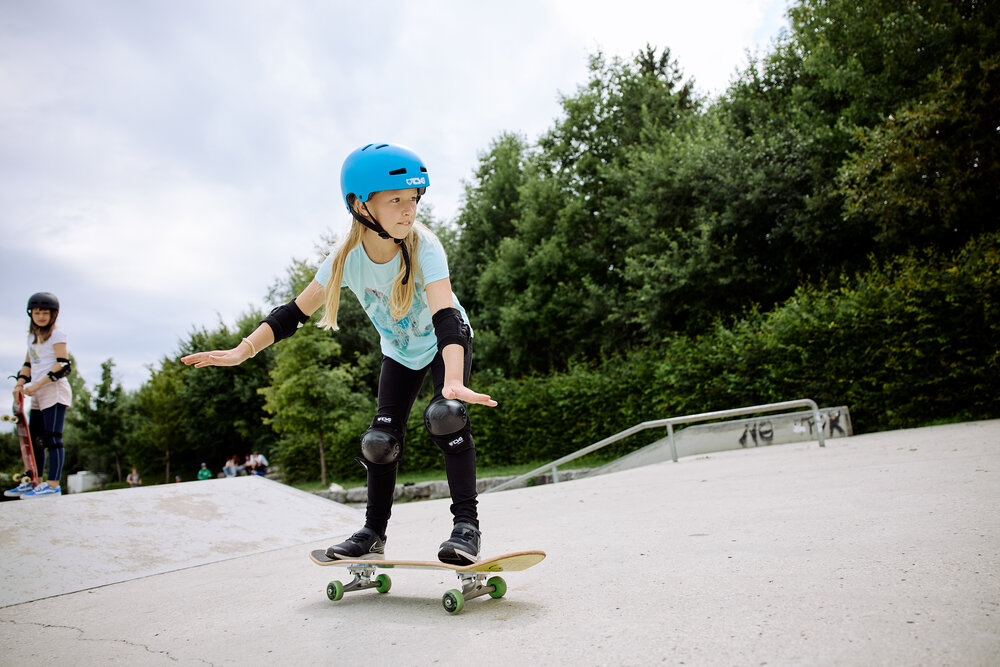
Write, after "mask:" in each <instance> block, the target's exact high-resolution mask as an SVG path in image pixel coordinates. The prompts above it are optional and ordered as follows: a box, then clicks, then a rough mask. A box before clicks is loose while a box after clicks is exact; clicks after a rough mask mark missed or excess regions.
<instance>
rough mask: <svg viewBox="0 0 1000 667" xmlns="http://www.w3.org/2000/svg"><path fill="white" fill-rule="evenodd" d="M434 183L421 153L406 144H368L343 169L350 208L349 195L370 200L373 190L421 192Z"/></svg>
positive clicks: (355, 151) (341, 173) (344, 186)
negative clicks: (411, 189)
mask: <svg viewBox="0 0 1000 667" xmlns="http://www.w3.org/2000/svg"><path fill="white" fill-rule="evenodd" d="M429 185H430V177H429V176H428V174H427V167H425V166H424V161H423V160H421V159H420V156H419V155H417V154H416V153H414V152H413V151H411V150H410V149H409V148H406V147H405V146H399V145H396V144H368V145H367V146H362V147H361V148H358V149H356V150H354V151H351V154H350V155H348V156H347V159H345V160H344V166H343V167H341V169H340V190H341V192H342V193H343V196H344V204H345V205H346V206H347V210H351V203H350V201H349V200H348V195H354V196H355V197H357V198H358V201H360V202H362V203H364V202H366V201H368V199H369V198H370V197H371V195H372V193H373V192H381V191H382V190H405V189H406V188H417V190H418V192H419V194H424V190H426V189H427V186H429Z"/></svg>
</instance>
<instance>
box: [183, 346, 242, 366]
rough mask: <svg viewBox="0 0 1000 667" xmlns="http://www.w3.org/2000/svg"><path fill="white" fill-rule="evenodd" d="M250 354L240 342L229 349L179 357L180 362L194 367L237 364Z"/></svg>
mask: <svg viewBox="0 0 1000 667" xmlns="http://www.w3.org/2000/svg"><path fill="white" fill-rule="evenodd" d="M249 356H250V350H249V348H248V347H247V346H246V345H243V344H242V343H240V344H239V345H237V346H236V347H234V348H233V349H231V350H212V351H211V352H195V353H194V354H189V355H187V356H186V357H181V362H182V363H184V364H187V365H188V366H190V365H192V364H194V367H195V368H201V367H202V366H238V365H239V364H242V363H243V362H244V361H246V360H247V358H248V357H249Z"/></svg>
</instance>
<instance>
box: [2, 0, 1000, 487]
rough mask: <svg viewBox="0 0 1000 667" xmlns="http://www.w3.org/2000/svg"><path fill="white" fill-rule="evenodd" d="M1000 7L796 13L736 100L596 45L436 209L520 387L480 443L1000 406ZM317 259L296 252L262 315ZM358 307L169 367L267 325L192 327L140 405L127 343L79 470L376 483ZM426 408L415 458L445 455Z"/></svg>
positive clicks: (650, 55) (484, 380) (491, 345)
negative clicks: (452, 209) (214, 363)
mask: <svg viewBox="0 0 1000 667" xmlns="http://www.w3.org/2000/svg"><path fill="white" fill-rule="evenodd" d="M998 8H1000V3H996V2H979V1H973V0H916V1H914V2H906V3H898V2H892V1H890V0H875V1H874V2H860V1H859V0H799V1H798V2H797V3H795V4H794V5H793V6H792V7H791V8H790V9H789V11H788V18H789V26H788V29H787V30H786V31H784V32H783V34H782V35H781V36H780V38H778V39H777V40H776V41H775V42H774V43H773V44H772V46H771V48H770V49H769V50H768V52H766V53H764V54H757V55H755V56H753V57H752V59H751V60H750V62H749V63H748V65H747V66H746V68H745V69H744V71H742V72H741V73H740V74H739V76H738V77H736V78H735V79H734V81H733V82H732V84H731V85H730V87H729V88H728V90H727V91H726V92H725V93H724V94H723V95H722V96H721V97H719V98H718V99H705V98H702V97H699V95H698V93H697V90H696V88H695V86H694V83H693V82H691V81H686V80H685V78H684V75H683V72H682V69H681V67H680V65H679V64H678V63H677V62H676V61H674V60H673V59H672V57H671V54H670V51H669V50H667V49H663V50H657V49H655V48H653V47H650V46H646V47H645V48H642V49H640V50H639V51H638V52H637V54H636V55H635V57H634V58H632V59H620V58H610V59H609V58H607V57H606V56H605V55H603V54H601V53H597V54H595V55H593V56H592V57H591V59H590V73H589V77H588V80H587V81H586V82H585V83H584V84H582V85H581V86H580V87H579V89H578V90H577V91H575V93H573V94H570V95H565V96H563V98H562V100H561V102H562V113H561V116H560V117H559V118H557V119H556V120H555V121H554V123H553V125H552V127H551V128H550V129H549V130H548V131H547V132H545V133H544V134H543V135H542V136H541V137H539V138H538V140H537V141H536V142H530V141H528V139H526V138H525V137H523V136H521V135H519V134H517V133H503V134H501V135H499V136H498V137H497V138H496V139H494V140H493V141H492V142H491V144H490V145H489V147H488V148H487V149H486V150H485V151H484V152H483V153H482V154H481V156H480V159H479V163H478V165H476V166H475V168H474V169H473V170H472V179H471V180H470V181H469V182H468V183H466V187H465V196H464V201H463V203H462V206H461V209H460V211H459V213H458V216H457V218H456V219H455V220H454V221H452V222H451V223H448V224H444V223H441V222H438V221H435V220H433V216H430V220H429V223H430V224H431V225H432V226H433V227H434V228H435V230H436V231H437V232H438V233H439V236H440V237H441V238H442V241H443V242H444V244H445V246H446V248H447V249H448V253H449V260H450V264H451V273H452V281H453V288H454V289H455V291H456V293H457V294H458V296H459V298H460V299H461V301H462V303H463V304H464V305H465V306H466V308H467V309H468V311H469V313H470V317H471V319H472V324H473V327H474V329H475V331H476V336H475V355H476V369H477V370H476V372H475V373H474V375H473V381H472V382H471V385H472V387H473V388H474V389H476V390H479V391H484V392H488V393H490V394H492V395H493V396H494V397H495V398H497V399H498V400H499V402H500V406H499V407H498V408H496V409H488V408H482V407H472V408H471V415H472V419H473V424H474V432H475V437H476V442H477V448H478V451H479V456H480V460H481V461H482V462H484V463H487V464H495V465H501V464H511V463H525V462H534V461H542V460H551V459H553V458H555V457H558V456H560V455H562V454H565V453H567V452H569V451H573V450H575V449H578V448H580V447H582V446H585V445H587V444H590V443H592V442H594V441H596V440H599V439H601V438H603V437H606V436H608V435H610V434H612V433H615V432H617V431H619V430H621V429H623V428H626V427H628V426H631V425H633V424H635V423H637V422H641V421H645V420H648V419H655V418H659V417H664V416H668V415H679V414H687V413H694V412H703V411H706V410H713V409H722V408H729V407H734V406H741V405H751V404H757V403H762V402H768V401H779V400H786V399H790V398H799V397H810V398H813V399H815V400H817V401H818V402H820V403H821V404H823V405H847V406H848V407H849V408H850V411H851V416H852V419H853V422H854V426H855V429H856V430H857V431H865V430H877V429H885V428H898V427H906V426H915V425H919V424H925V423H932V422H936V421H942V420H954V419H977V418H996V417H998V416H1000V411H998V409H997V407H996V401H995V400H994V399H993V397H994V396H996V395H998V393H1000V386H998V378H1000V359H998V355H1000V352H998V350H1000V312H998V305H997V303H998V301H997V297H998V293H997V292H998V285H1000V241H998V229H1000V224H998V223H1000V198H998V193H1000V152H998V150H1000V112H998V110H1000V56H998V54H1000V29H998V25H1000V9H998ZM429 194H430V198H431V199H433V192H431V193H429ZM424 215H426V211H425V212H424ZM314 270H315V266H313V265H310V264H308V263H304V262H293V263H292V265H291V266H290V268H289V271H288V275H287V276H286V277H284V278H283V279H281V280H279V281H278V283H277V284H276V285H275V287H274V289H272V290H271V293H270V294H269V295H267V301H266V302H267V303H268V304H276V303H281V302H284V301H286V300H287V299H288V298H291V296H293V295H294V294H296V293H297V292H298V291H299V290H300V289H301V288H302V287H303V286H304V285H305V284H307V282H308V281H309V279H310V278H311V276H312V275H313V271H314ZM341 304H342V305H341V312H340V315H339V321H340V326H341V331H340V332H338V333H337V334H335V335H331V334H330V333H329V332H324V331H320V330H319V329H317V328H316V327H313V326H311V325H307V327H306V328H305V329H304V330H303V331H301V332H299V333H298V334H297V335H296V336H295V337H294V338H292V339H291V340H289V341H285V342H283V343H281V344H280V345H278V346H275V347H274V348H269V349H267V350H265V351H263V352H262V353H261V354H259V355H258V356H257V357H256V358H255V359H253V360H252V361H249V362H247V363H245V364H244V365H243V366H241V367H239V368H235V369H217V368H208V369H197V370H195V369H193V368H188V367H184V366H183V365H181V364H180V363H179V362H178V361H177V358H179V357H180V356H182V355H183V354H185V353H187V352H190V351H194V350H203V349H213V348H227V347H232V346H235V345H236V344H238V342H239V340H240V338H241V336H243V335H245V334H246V333H247V332H249V331H250V330H252V329H253V328H254V327H255V326H256V325H257V322H258V321H259V320H260V319H261V316H262V313H261V312H254V313H249V314H247V315H246V316H245V317H243V318H241V319H240V321H239V322H237V323H236V325H235V326H234V327H233V328H229V327H227V326H226V325H225V324H222V323H220V325H219V326H218V327H217V328H216V329H215V330H213V331H208V330H198V331H193V332H192V333H191V335H190V336H189V338H188V339H187V340H185V341H183V342H182V343H181V345H180V348H179V350H178V351H177V355H176V356H174V357H171V358H164V359H162V360H161V362H160V364H159V365H158V367H156V368H153V369H151V374H150V379H149V381H148V382H147V383H146V384H144V385H143V386H142V388H140V389H139V390H138V391H137V392H135V393H134V394H128V393H125V392H122V391H121V389H120V387H115V385H114V382H113V376H112V370H113V362H112V361H111V360H109V361H108V362H107V363H106V364H105V367H104V371H105V372H104V374H103V376H102V378H101V382H100V383H99V384H98V385H96V386H95V387H94V389H93V392H92V393H91V392H88V391H86V389H85V388H82V387H81V389H82V391H79V392H78V394H79V398H78V401H80V403H79V404H78V405H75V406H74V409H73V414H74V416H73V418H72V419H73V421H72V424H71V428H72V429H73V431H72V438H68V440H69V441H70V442H72V444H73V446H72V447H71V448H70V452H71V453H72V452H76V453H72V454H71V456H76V457H79V460H74V464H76V465H78V466H79V467H91V468H92V469H99V470H103V471H105V472H111V473H114V474H116V475H117V468H118V467H119V466H125V465H130V464H135V465H138V466H140V469H141V470H142V471H143V473H144V474H145V475H146V476H147V479H152V478H153V477H154V475H155V476H156V477H159V476H160V475H161V474H162V476H163V478H164V479H170V478H171V476H172V475H173V474H174V473H175V472H180V473H181V474H183V475H187V476H190V475H191V474H192V473H193V472H194V470H195V469H196V468H197V464H198V462H199V461H200V460H206V461H207V462H208V463H209V465H210V467H211V468H212V469H213V470H218V469H219V467H220V466H221V464H222V461H223V460H224V459H225V458H228V457H229V456H230V455H232V454H238V455H241V456H242V455H243V454H245V453H247V452H250V451H252V450H254V449H259V450H261V451H263V452H264V453H265V454H267V455H268V456H269V458H270V459H271V461H272V463H276V464H278V465H279V466H281V467H282V469H283V470H284V471H285V474H286V476H287V477H288V478H289V479H302V478H313V479H315V478H318V477H319V476H320V474H321V466H323V465H325V466H326V469H327V472H328V473H329V474H330V475H331V477H333V478H334V479H336V478H337V477H338V476H344V475H351V476H357V471H358V470H359V469H358V468H357V464H356V463H355V462H354V461H353V458H354V456H356V453H357V452H356V449H357V440H358V436H359V435H360V433H361V431H363V430H364V428H366V426H367V424H368V423H369V421H370V419H371V414H372V412H373V401H374V390H375V386H376V382H377V377H378V368H379V361H380V354H379V350H378V343H377V339H376V337H375V334H374V332H373V331H372V328H371V326H370V325H369V324H368V322H367V319H366V316H365V314H364V313H363V311H362V310H361V309H360V307H359V306H358V304H357V303H356V301H355V300H354V299H353V297H352V295H350V293H349V292H345V295H344V298H343V299H342V301H341ZM429 398H430V397H429V395H425V396H423V397H421V398H420V399H418V401H417V405H416V409H415V410H414V414H413V415H412V416H411V421H410V424H409V429H408V436H407V454H406V459H405V461H404V466H405V467H406V468H407V469H409V470H420V469H429V468H438V467H440V465H441V463H440V453H439V452H438V450H437V448H436V447H434V446H433V445H431V444H430V442H429V441H428V439H427V436H426V434H425V433H424V429H423V426H422V423H421V418H420V416H421V413H422V410H423V406H424V405H425V404H426V402H427V400H428V399H429ZM636 444H641V443H631V442H623V443H621V444H620V445H618V446H617V450H616V451H617V452H619V453H620V452H623V451H626V450H628V449H629V448H631V447H633V446H635V445H636ZM7 449H9V447H8V448H4V450H3V451H7ZM71 460H72V459H71Z"/></svg>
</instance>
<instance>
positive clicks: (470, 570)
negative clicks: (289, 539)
mask: <svg viewBox="0 0 1000 667" xmlns="http://www.w3.org/2000/svg"><path fill="white" fill-rule="evenodd" d="M309 558H311V559H312V561H313V562H314V563H316V564H317V565H336V566H340V567H346V568H347V571H348V572H349V573H350V574H352V575H354V579H353V580H352V581H350V582H348V583H346V584H343V583H341V582H339V581H331V582H330V583H329V584H327V587H326V596H327V597H328V598H330V599H331V600H333V601H334V602H336V601H337V600H340V599H341V598H343V597H344V594H345V593H349V592H352V591H363V590H365V589H368V588H374V589H375V590H376V591H378V592H379V593H388V592H389V588H390V587H391V586H392V580H391V579H390V578H389V575H387V574H379V575H378V576H375V571H376V570H381V569H387V570H406V569H409V570H451V571H453V572H454V573H455V574H457V575H458V580H459V581H460V582H461V585H462V588H461V590H459V589H452V590H450V591H448V592H447V593H445V594H444V596H442V598H441V603H442V604H443V605H444V609H445V611H447V612H448V613H449V614H457V613H458V612H460V611H462V609H463V608H464V607H465V602H466V600H471V599H472V598H477V597H479V596H480V595H489V596H490V597H491V598H501V597H503V596H504V594H505V593H506V592H507V582H505V581H504V580H503V578H502V577H496V576H493V577H489V579H487V576H488V575H490V574H491V573H493V572H514V571H517V570H527V569H528V568H529V567H531V566H532V565H537V564H538V563H540V562H542V560H543V559H544V558H545V552H544V551H515V552H514V553H509V554H504V555H503V556H496V557H494V558H486V559H483V560H481V561H479V562H478V563H473V564H471V565H449V564H448V563H438V562H434V561H419V560H352V559H347V560H338V559H333V558H328V557H327V555H326V552H325V551H322V550H316V551H313V552H312V553H310V554H309Z"/></svg>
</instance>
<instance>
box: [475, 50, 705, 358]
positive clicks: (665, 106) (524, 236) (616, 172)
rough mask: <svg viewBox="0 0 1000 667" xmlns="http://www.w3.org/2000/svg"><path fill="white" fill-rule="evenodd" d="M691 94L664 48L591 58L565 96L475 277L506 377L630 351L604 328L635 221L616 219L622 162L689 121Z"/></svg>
mask: <svg viewBox="0 0 1000 667" xmlns="http://www.w3.org/2000/svg"><path fill="white" fill-rule="evenodd" d="M692 90H693V84H692V83H691V82H687V83H682V74H681V72H680V70H679V68H678V67H677V64H676V63H675V62H674V61H672V60H671V59H670V53H669V50H666V49H664V50H663V51H662V52H660V53H657V52H656V51H655V50H654V49H652V48H651V47H647V48H646V49H645V50H644V51H641V52H640V53H639V54H638V55H637V56H636V57H635V58H634V59H632V60H631V61H623V60H621V59H619V58H613V59H612V60H611V61H607V60H606V59H605V58H604V57H603V55H601V54H597V55H596V56H594V57H593V58H591V62H590V80H589V81H588V83H587V84H586V85H585V86H581V88H580V89H579V90H578V91H577V93H576V94H575V95H573V96H567V97H564V98H563V100H562V107H563V112H564V114H565V117H564V118H563V119H561V120H559V121H558V122H557V123H556V125H555V127H554V128H553V129H552V130H550V131H549V132H547V133H546V134H545V135H544V136H543V137H542V138H541V139H540V140H539V143H538V150H537V151H536V152H534V153H533V154H532V155H531V156H530V158H529V159H528V160H527V161H526V163H525V165H524V169H523V183H522V184H521V185H519V186H518V188H517V190H518V193H519V197H520V199H519V202H520V203H519V206H518V208H517V209H516V210H517V212H518V217H517V218H516V219H515V220H514V221H513V225H512V226H513V230H512V231H510V232H509V234H510V235H508V236H506V237H504V238H503V239H502V240H501V241H500V243H499V245H498V246H497V250H496V257H495V261H493V262H492V263H490V264H488V265H487V266H486V267H484V268H483V269H482V271H481V277H480V280H479V285H478V290H477V300H478V302H479V303H480V304H482V306H481V312H482V314H483V315H484V316H485V320H484V321H485V322H487V323H488V324H489V326H490V328H491V329H493V331H494V335H495V338H494V340H498V341H500V340H502V344H503V351H504V354H503V355H500V354H495V355H492V358H493V359H495V360H496V361H497V362H501V361H502V362H503V364H504V368H505V370H507V371H509V372H513V373H524V372H531V371H537V372H546V371H548V370H550V369H558V368H562V367H565V365H566V364H567V362H568V360H569V359H570V358H572V357H573V356H574V355H576V354H582V355H584V356H590V357H593V356H596V355H600V354H602V353H606V352H608V351H611V350H614V349H618V348H620V347H621V346H623V345H626V344H628V341H629V339H630V338H629V336H630V332H629V330H628V329H627V328H626V329H622V328H618V327H609V326H607V325H608V324H609V323H610V322H612V321H613V320H612V319H611V316H612V315H613V314H614V312H615V310H616V307H617V304H618V303H619V301H620V299H621V297H622V291H623V288H624V274H623V269H624V266H625V262H626V257H627V253H628V244H627V243H626V242H625V240H626V239H627V238H629V236H630V235H631V234H632V233H634V227H635V225H636V224H639V225H641V224H643V223H642V221H639V222H638V223H636V222H634V221H631V220H629V219H627V218H624V217H623V216H622V215H621V207H622V202H623V201H624V198H625V196H626V194H627V192H628V191H629V190H630V189H631V187H632V184H631V183H629V182H627V181H626V180H624V179H623V178H622V173H623V172H622V165H624V164H626V162H627V161H628V160H629V159H630V156H631V155H632V153H633V152H634V151H635V150H636V148H637V147H638V146H640V145H641V144H642V142H643V141H644V138H645V137H647V136H649V134H650V133H652V132H654V131H656V130H658V129H660V128H667V127H672V126H674V125H676V124H678V123H679V122H681V120H682V119H684V118H685V117H687V116H688V115H690V114H692V113H694V111H695V110H696V108H697V106H698V103H697V101H696V100H695V99H694V97H693V93H692ZM514 148H516V146H515V147H514ZM504 178H507V177H506V175H504ZM480 189H481V190H482V191H484V192H488V189H487V188H486V187H485V183H480ZM484 204H488V202H484ZM502 231H506V229H504V230H502ZM494 323H495V324H494Z"/></svg>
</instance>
